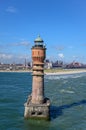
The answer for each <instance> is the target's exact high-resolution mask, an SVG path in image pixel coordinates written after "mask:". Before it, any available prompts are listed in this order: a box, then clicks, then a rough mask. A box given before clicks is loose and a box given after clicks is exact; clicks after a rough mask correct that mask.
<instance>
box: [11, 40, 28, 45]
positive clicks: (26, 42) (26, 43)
mask: <svg viewBox="0 0 86 130" xmlns="http://www.w3.org/2000/svg"><path fill="white" fill-rule="evenodd" d="M11 45H13V46H29V45H30V43H29V42H28V41H21V42H19V43H13V44H11Z"/></svg>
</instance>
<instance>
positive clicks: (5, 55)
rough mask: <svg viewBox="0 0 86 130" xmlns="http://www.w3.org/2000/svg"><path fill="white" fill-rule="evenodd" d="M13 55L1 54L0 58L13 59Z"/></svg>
mask: <svg viewBox="0 0 86 130" xmlns="http://www.w3.org/2000/svg"><path fill="white" fill-rule="evenodd" d="M12 57H13V56H12V55H11V54H4V53H1V54H0V59H11V58H12Z"/></svg>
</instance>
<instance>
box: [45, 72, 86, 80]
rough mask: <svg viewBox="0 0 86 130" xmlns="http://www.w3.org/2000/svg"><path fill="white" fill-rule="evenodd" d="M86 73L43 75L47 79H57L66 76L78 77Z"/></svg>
mask: <svg viewBox="0 0 86 130" xmlns="http://www.w3.org/2000/svg"><path fill="white" fill-rule="evenodd" d="M85 75H86V73H83V74H82V73H81V74H66V75H45V79H49V80H57V79H58V80H59V79H68V78H80V77H83V76H85Z"/></svg>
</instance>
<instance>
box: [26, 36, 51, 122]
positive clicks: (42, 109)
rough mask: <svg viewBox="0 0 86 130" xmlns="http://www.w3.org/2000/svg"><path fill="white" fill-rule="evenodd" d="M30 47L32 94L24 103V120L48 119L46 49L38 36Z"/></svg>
mask: <svg viewBox="0 0 86 130" xmlns="http://www.w3.org/2000/svg"><path fill="white" fill-rule="evenodd" d="M34 43H35V45H34V46H32V62H33V67H32V69H33V73H32V76H33V77H32V79H33V81H32V94H31V95H30V96H29V97H28V100H27V102H26V103H25V113H24V117H25V118H28V119H29V118H35V119H36V118H38V119H47V120H48V119H49V118H50V100H49V99H48V98H45V96H44V60H45V57H46V47H45V45H44V41H43V40H42V38H41V37H40V36H38V37H37V38H36V39H35V40H34Z"/></svg>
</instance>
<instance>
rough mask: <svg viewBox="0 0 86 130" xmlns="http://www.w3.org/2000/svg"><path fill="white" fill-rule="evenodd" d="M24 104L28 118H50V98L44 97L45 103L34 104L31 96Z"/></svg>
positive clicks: (25, 114) (25, 115)
mask: <svg viewBox="0 0 86 130" xmlns="http://www.w3.org/2000/svg"><path fill="white" fill-rule="evenodd" d="M24 106H25V112H24V117H25V118H26V119H44V120H50V100H49V99H48V98H45V99H44V103H43V104H32V103H31V96H30V97H29V98H28V100H27V102H26V103H25V104H24Z"/></svg>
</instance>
